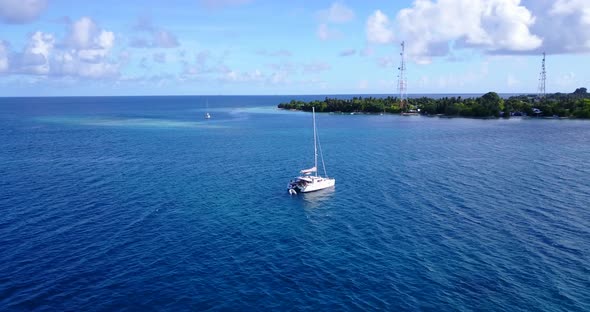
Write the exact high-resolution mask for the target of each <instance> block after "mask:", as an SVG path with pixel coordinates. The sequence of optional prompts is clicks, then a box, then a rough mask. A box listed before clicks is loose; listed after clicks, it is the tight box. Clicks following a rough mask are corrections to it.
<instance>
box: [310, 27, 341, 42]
mask: <svg viewBox="0 0 590 312" xmlns="http://www.w3.org/2000/svg"><path fill="white" fill-rule="evenodd" d="M316 34H317V36H318V38H320V40H322V41H326V40H331V39H336V38H339V37H340V36H341V35H342V34H341V33H340V32H338V31H336V30H333V29H330V28H329V27H328V24H320V25H319V26H318V29H317V32H316Z"/></svg>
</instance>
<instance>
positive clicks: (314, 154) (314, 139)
mask: <svg viewBox="0 0 590 312" xmlns="http://www.w3.org/2000/svg"><path fill="white" fill-rule="evenodd" d="M311 111H312V115H313V161H314V168H315V176H316V177H317V176H318V144H317V135H316V130H315V106H313V107H312V108H311Z"/></svg>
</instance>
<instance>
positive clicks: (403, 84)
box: [397, 41, 408, 111]
mask: <svg viewBox="0 0 590 312" xmlns="http://www.w3.org/2000/svg"><path fill="white" fill-rule="evenodd" d="M404 49H405V42H404V41H402V51H401V52H400V54H399V55H400V56H401V62H400V65H399V67H398V68H397V69H398V70H399V74H398V76H397V79H398V80H397V91H398V92H399V108H400V109H401V110H402V111H403V110H404V109H405V107H406V104H407V103H406V102H407V97H408V94H407V88H408V82H407V80H406V60H405V59H404Z"/></svg>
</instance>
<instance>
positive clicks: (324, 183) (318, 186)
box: [289, 178, 336, 193]
mask: <svg viewBox="0 0 590 312" xmlns="http://www.w3.org/2000/svg"><path fill="white" fill-rule="evenodd" d="M335 184H336V179H332V178H319V179H317V178H316V179H313V180H312V181H311V182H306V183H304V184H302V183H291V184H289V190H295V191H297V192H298V193H309V192H314V191H319V190H323V189H325V188H329V187H333V186H334V185H335ZM289 192H290V191H289Z"/></svg>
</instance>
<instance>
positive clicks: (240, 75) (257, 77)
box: [221, 69, 264, 82]
mask: <svg viewBox="0 0 590 312" xmlns="http://www.w3.org/2000/svg"><path fill="white" fill-rule="evenodd" d="M221 80H222V81H225V82H260V81H263V80H264V75H263V74H262V72H261V71H260V70H258V69H256V70H253V71H250V72H239V71H234V70H230V71H228V72H227V73H225V75H223V76H222V78H221Z"/></svg>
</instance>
